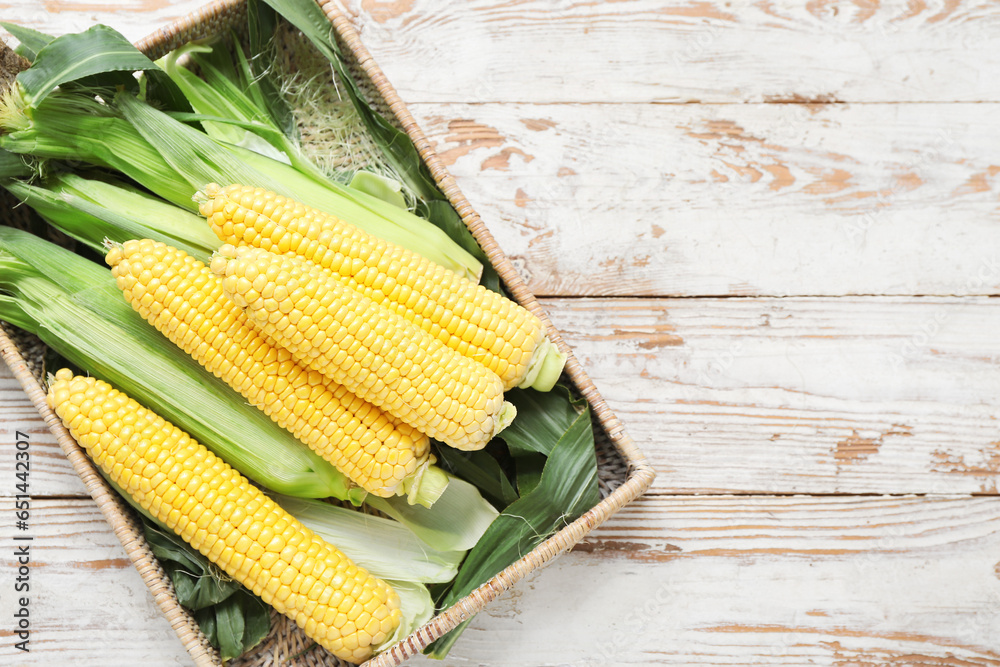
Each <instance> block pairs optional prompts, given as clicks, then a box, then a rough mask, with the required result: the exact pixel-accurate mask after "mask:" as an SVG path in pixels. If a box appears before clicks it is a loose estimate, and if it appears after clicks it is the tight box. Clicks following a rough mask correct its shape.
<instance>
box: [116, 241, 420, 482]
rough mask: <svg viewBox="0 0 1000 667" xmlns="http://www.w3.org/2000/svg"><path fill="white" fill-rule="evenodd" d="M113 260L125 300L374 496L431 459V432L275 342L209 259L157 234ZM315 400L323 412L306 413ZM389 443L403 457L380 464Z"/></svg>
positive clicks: (119, 250)
mask: <svg viewBox="0 0 1000 667" xmlns="http://www.w3.org/2000/svg"><path fill="white" fill-rule="evenodd" d="M106 261H107V263H108V264H110V265H111V267H112V271H111V272H112V275H114V277H115V280H116V281H117V284H118V287H119V289H121V290H122V293H123V294H124V295H125V298H126V300H127V301H128V302H129V304H131V305H132V307H133V308H134V309H135V310H136V311H137V312H138V313H139V314H140V315H142V316H143V317H144V318H145V319H146V320H147V321H148V322H149V323H150V324H152V325H153V326H154V327H156V329H158V330H159V331H160V332H161V333H163V335H165V336H166V337H167V338H168V339H170V340H171V341H172V342H173V343H175V344H176V345H177V346H178V347H180V348H181V349H183V350H184V351H185V352H187V353H188V354H190V355H191V356H193V357H194V358H195V359H196V360H197V361H198V362H199V363H200V364H202V365H203V366H204V367H205V368H207V369H208V370H209V371H211V372H212V373H213V374H215V375H216V376H218V377H220V378H222V379H223V380H224V381H225V382H226V383H228V384H229V385H230V386H231V387H233V388H234V389H235V390H237V391H238V392H240V394H242V395H243V396H244V397H245V398H246V399H247V400H248V401H249V402H250V403H251V404H252V405H254V406H256V407H257V408H259V409H260V410H262V411H263V412H264V413H265V414H267V415H268V416H269V417H271V419H273V420H274V421H275V422H277V423H278V424H279V425H280V426H282V427H284V428H286V429H288V430H289V431H290V432H291V433H292V434H293V435H294V436H295V437H296V438H298V439H299V440H301V441H302V442H304V443H305V444H306V445H308V446H309V447H310V448H311V449H312V450H313V451H315V452H316V453H317V454H319V455H320V456H322V457H323V458H325V459H326V460H327V461H329V462H330V463H332V464H333V465H335V466H336V467H337V468H339V469H340V470H341V472H343V473H344V474H345V475H347V476H348V477H350V478H351V480H353V481H354V483H356V484H357V485H358V486H360V487H362V488H363V489H365V490H366V491H368V492H369V493H373V494H375V495H378V496H382V497H388V496H391V495H394V494H395V493H397V492H398V491H399V490H400V489H401V488H402V486H401V485H402V483H403V480H404V479H406V478H407V477H409V476H411V475H413V474H414V472H415V471H416V470H417V468H418V467H419V465H420V464H421V463H422V462H423V461H424V460H425V459H426V458H427V456H428V453H429V451H430V443H429V441H428V439H427V436H425V435H423V434H421V433H419V432H418V431H416V430H415V429H413V428H412V427H410V426H408V425H406V424H402V423H398V422H397V421H396V420H394V419H392V418H391V417H390V416H389V415H386V414H385V413H384V412H382V411H381V410H378V409H376V408H374V406H371V405H369V404H367V403H365V402H364V401H362V400H361V399H359V398H358V397H357V396H355V395H353V394H351V393H350V392H349V391H347V389H345V388H344V387H343V386H340V385H337V384H335V383H333V382H331V381H329V380H327V379H326V378H324V377H322V375H321V374H319V373H317V372H316V371H311V370H309V369H307V368H304V367H303V366H301V365H300V364H298V363H296V362H295V361H294V360H293V359H292V357H291V354H290V353H289V352H288V351H287V350H284V349H280V348H277V347H275V346H274V345H273V344H272V343H271V342H270V341H269V340H267V339H266V338H265V337H264V336H262V335H261V334H260V333H259V332H258V331H257V330H256V329H255V328H254V327H252V326H251V325H250V323H249V322H248V321H247V318H246V316H245V315H244V314H243V312H242V311H241V310H240V309H239V308H238V307H237V306H236V305H235V304H233V303H232V302H230V301H229V300H228V299H226V298H225V297H224V296H223V293H222V285H221V281H220V279H219V278H217V277H216V276H215V275H213V274H212V272H211V271H210V270H209V268H208V267H207V266H205V265H204V264H203V263H202V262H199V261H198V260H196V259H195V258H193V257H191V256H190V255H188V254H187V253H185V252H183V251H181V250H177V249H175V248H172V247H170V246H168V245H166V244H163V243H160V242H157V241H150V240H135V241H126V242H125V243H123V244H121V245H117V246H112V247H111V249H110V251H109V252H108V254H107V256H106ZM168 285H169V288H167V286H168ZM248 285H249V283H248ZM244 287H246V288H247V289H250V287H248V286H244ZM161 288H162V289H165V290H166V294H167V297H166V298H164V299H158V300H156V301H155V302H154V303H152V304H150V305H149V306H144V305H142V303H140V302H139V301H137V300H136V298H135V295H136V294H137V293H140V292H142V293H146V294H148V293H150V292H159V291H160V290H161ZM247 350H253V351H254V352H253V356H252V357H251V356H250V355H249V354H247ZM258 360H261V361H258ZM314 389H315V392H314ZM314 393H315V394H318V397H317V398H316V399H313V400H310V398H311V397H312V396H313V395H314ZM303 397H304V398H303ZM316 401H320V402H322V404H323V405H324V406H325V409H324V412H323V413H322V414H320V415H319V416H317V417H316V418H315V419H309V418H306V417H304V415H305V414H307V410H309V409H310V406H312V405H313V403H314V402H316ZM310 414H311V413H310ZM357 447H360V448H361V449H363V450H364V451H365V452H368V453H369V455H370V456H369V458H367V459H366V460H365V461H364V463H363V464H362V465H359V464H358V463H357V461H354V460H352V459H351V458H350V455H349V452H351V451H353V449H354V448H357ZM389 447H391V448H392V449H393V450H394V451H395V452H396V456H397V457H398V458H397V460H396V462H395V463H394V464H392V465H382V464H381V463H377V462H376V461H375V459H374V456H375V455H376V454H377V453H378V452H380V451H381V450H382V449H386V448H389Z"/></svg>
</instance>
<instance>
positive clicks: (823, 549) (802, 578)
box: [0, 496, 1000, 666]
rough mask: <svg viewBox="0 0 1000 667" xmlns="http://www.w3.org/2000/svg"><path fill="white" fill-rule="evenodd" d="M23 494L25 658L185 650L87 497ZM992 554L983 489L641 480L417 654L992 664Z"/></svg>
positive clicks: (82, 659) (125, 656)
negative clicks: (28, 539) (659, 492)
mask: <svg viewBox="0 0 1000 667" xmlns="http://www.w3.org/2000/svg"><path fill="white" fill-rule="evenodd" d="M9 505H10V501H7V500H3V501H0V512H3V513H4V515H5V516H6V515H9V513H10V512H9V510H10V508H9ZM35 507H36V513H35V514H36V516H37V517H38V523H37V524H36V529H35V530H36V532H35V533H34V534H35V536H36V539H35V542H34V544H33V547H32V548H33V549H36V550H37V551H35V552H33V553H35V554H37V561H36V562H35V563H34V564H33V569H32V575H31V576H32V582H33V584H34V585H35V586H37V588H33V591H34V595H35V597H34V598H33V600H32V604H33V605H34V606H33V608H32V613H33V614H34V615H33V616H32V618H33V619H34V621H35V623H37V625H35V626H34V631H33V635H32V641H33V642H37V644H36V643H33V644H32V648H33V651H34V652H33V653H32V654H31V655H30V656H28V657H30V658H31V661H30V662H29V661H25V663H24V664H56V662H57V661H61V662H59V664H98V663H99V664H115V665H117V664H122V665H124V664H148V665H174V664H187V661H186V660H185V659H184V656H183V654H182V653H180V651H179V648H177V647H179V642H176V640H174V638H173V635H172V632H171V631H170V630H169V628H167V627H166V623H165V621H163V620H162V619H159V618H157V617H156V613H155V609H154V608H153V605H152V602H151V601H150V600H149V598H148V595H147V594H146V593H145V591H143V590H142V588H141V583H140V582H139V578H138V576H137V575H136V574H135V573H134V572H129V571H128V570H129V567H127V566H125V565H124V564H123V559H124V554H123V552H121V549H120V547H118V546H117V544H116V543H115V541H114V540H115V538H114V537H113V535H112V534H111V532H110V530H109V529H107V528H106V526H104V525H103V524H101V521H100V517H99V515H98V513H97V512H96V510H95V509H94V508H93V506H92V504H91V503H89V501H83V500H53V501H36V505H35ZM68 526H72V528H71V529H69V530H67V527H68ZM997 553H1000V500H998V499H996V498H914V497H906V498H898V497H892V498H788V497H758V498H752V499H748V498H745V497H735V498H734V497H714V498H696V497H690V496H688V497H674V496H649V497H645V498H642V499H640V500H639V501H637V502H636V503H635V504H634V505H632V506H629V507H627V508H626V509H625V510H623V511H622V512H620V513H619V514H617V515H616V516H615V517H613V518H612V519H611V520H610V521H609V522H608V523H607V524H606V525H605V526H604V527H602V528H600V529H598V530H597V531H596V532H595V533H593V534H592V536H590V537H589V538H587V539H586V540H585V541H584V542H583V544H582V545H581V546H579V547H577V548H576V549H575V550H574V551H572V552H571V553H569V554H567V555H565V556H563V557H562V558H560V559H559V560H557V561H556V562H555V563H553V564H552V565H550V566H549V567H547V568H545V569H543V570H540V571H538V572H535V573H533V574H532V575H530V576H529V577H528V579H527V580H526V581H525V582H523V583H521V584H519V585H518V586H517V587H516V588H515V589H513V590H512V591H509V592H508V593H507V594H505V595H504V596H503V597H502V598H501V599H500V600H499V601H498V602H497V603H495V604H494V605H493V606H491V608H490V609H489V610H488V611H486V612H484V613H482V614H480V615H479V616H477V617H476V619H475V620H474V621H473V623H472V625H471V626H470V628H469V630H468V631H467V632H466V634H465V635H464V637H463V638H462V639H461V640H460V641H459V643H458V644H457V646H456V647H455V649H454V651H453V652H452V655H451V656H450V657H449V659H448V660H447V661H445V662H444V663H440V662H430V661H425V660H424V659H416V660H414V661H413V663H412V664H415V665H431V664H444V665H457V664H489V665H498V666H504V665H511V666H514V665H538V664H590V663H591V662H595V663H597V662H600V663H609V662H613V663H614V664H705V665H709V664H711V665H725V664H732V665H746V664H754V663H765V664H804V663H810V664H822V665H856V664H921V665H958V664H961V665H998V664H1000V653H998V652H997V647H996V644H995V641H994V640H995V637H996V636H998V633H1000V619H998V617H997V615H996V614H995V609H996V607H997V605H998V604H1000V580H998V575H997V568H998V565H997V559H998V556H997ZM7 567H8V566H7V565H6V563H5V564H4V565H2V566H0V576H3V577H5V578H7V576H8V575H7V572H8V570H7ZM8 600H9V597H8V596H3V597H2V598H0V611H2V613H4V614H5V616H6V617H7V618H9V617H10V616H9V615H7V608H6V607H5V606H3V605H7V604H9V602H8ZM67 618H73V619H74V623H69V622H65V621H63V622H58V621H59V620H61V619H67ZM49 619H54V620H52V621H51V622H50V621H49ZM9 642H10V639H9V638H8V637H7V636H3V635H2V634H0V656H8V655H10V653H9V652H8V651H9V646H10V644H9ZM175 644H176V646H175ZM102 656H107V657H106V659H105V660H102V659H101V657H102ZM139 661H141V663H140V662H139Z"/></svg>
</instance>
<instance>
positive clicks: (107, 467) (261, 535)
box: [48, 369, 401, 662]
mask: <svg viewBox="0 0 1000 667" xmlns="http://www.w3.org/2000/svg"><path fill="white" fill-rule="evenodd" d="M48 402H49V405H50V407H51V408H52V409H53V410H54V411H55V413H56V414H57V415H58V416H59V417H60V419H62V422H63V424H65V425H66V428H68V429H69V431H70V433H71V434H72V435H73V437H74V438H76V440H77V442H79V443H80V445H81V446H82V447H83V448H84V449H85V450H86V451H87V453H88V454H89V455H90V457H91V458H92V459H93V460H94V462H95V463H96V464H97V465H99V466H100V467H101V469H103V470H104V472H105V473H106V474H107V475H108V476H109V477H110V478H111V479H112V480H113V481H114V482H115V483H116V484H117V485H118V486H120V487H121V488H122V489H124V490H125V491H127V492H128V493H129V495H131V496H132V497H133V498H134V499H135V501H136V502H137V503H138V504H139V505H140V506H141V507H142V508H143V509H145V510H146V511H148V512H149V513H150V514H152V515H153V516H154V517H155V518H156V519H157V520H158V521H160V522H162V523H164V524H166V525H167V526H168V527H169V528H170V529H171V530H173V531H174V532H176V533H177V534H178V535H180V536H181V537H182V538H183V539H184V540H185V541H187V542H188V543H189V544H191V546H192V547H194V548H195V549H197V550H198V551H200V552H201V553H202V554H204V555H205V556H206V557H207V558H208V559H209V560H211V561H212V562H214V563H215V564H216V565H218V566H219V567H220V568H221V569H222V570H223V571H224V572H225V573H226V574H228V575H229V576H231V577H233V578H234V579H236V580H237V581H239V582H240V583H242V584H243V585H245V586H246V587H247V588H249V589H250V590H251V591H252V592H253V593H254V594H255V595H257V596H259V597H260V598H261V599H263V600H264V601H265V602H267V603H268V604H270V605H271V606H273V607H274V608H275V609H276V610H278V611H279V612H280V613H282V614H285V615H286V616H288V617H290V618H292V619H293V620H294V621H295V622H296V623H297V624H298V625H299V627H301V628H302V629H303V630H304V631H305V633H306V634H307V635H308V636H309V637H311V638H312V639H314V640H315V641H316V642H318V643H319V644H320V645H321V646H323V647H324V648H326V649H327V650H329V651H330V652H331V653H333V654H334V655H336V656H337V657H339V658H342V659H344V660H349V661H352V662H361V661H363V660H365V659H367V658H368V657H369V656H370V655H371V653H372V651H373V649H374V648H375V647H377V646H378V645H380V644H381V643H382V642H384V641H385V640H386V639H387V638H388V637H389V636H390V635H391V634H392V633H393V631H394V630H395V628H396V626H397V625H398V624H399V620H400V616H401V612H400V609H399V597H398V596H397V595H396V593H395V592H394V591H393V590H392V589H391V588H390V587H389V585H388V584H386V583H385V582H384V581H382V580H380V579H378V578H376V577H373V576H371V575H370V574H368V572H367V571H365V570H364V569H361V568H358V567H357V566H356V565H354V563H352V562H351V560H350V559H349V558H348V557H347V556H345V555H344V554H343V553H341V552H340V551H339V550H338V549H337V548H336V547H334V546H332V545H330V544H329V543H327V542H325V541H323V540H322V539H321V538H319V537H318V536H316V535H315V534H314V533H313V532H312V531H311V530H309V529H308V528H306V527H305V526H303V525H302V524H301V523H300V522H299V521H298V520H296V519H295V518H294V517H292V516H291V515H289V514H288V513H287V512H285V511H284V510H283V509H282V508H281V507H279V506H278V505H277V504H276V503H275V502H274V501H273V500H271V499H270V498H268V497H267V496H266V495H264V494H263V493H262V492H261V491H260V490H258V489H257V488H256V487H254V486H253V485H251V484H250V483H249V482H248V481H247V480H246V479H245V478H244V477H243V476H242V475H240V474H239V473H238V472H236V471H235V470H234V469H233V468H231V467H230V466H229V465H227V464H226V463H225V462H224V461H222V459H219V458H217V457H216V456H215V455H214V454H212V453H211V452H210V451H209V450H208V449H206V448H205V447H203V446H202V445H200V444H199V443H197V442H196V441H195V440H193V439H191V437H190V436H188V435H187V434H186V433H184V432H183V431H181V430H180V429H178V428H176V427H175V426H173V425H172V424H170V423H169V422H167V421H166V420H164V419H163V418H162V417H159V416H157V415H156V414H154V413H153V412H151V411H149V410H147V409H145V408H143V407H142V406H140V405H139V404H138V403H136V402H135V401H134V400H132V399H130V398H129V397H128V396H126V395H125V394H123V393H121V392H119V391H117V390H116V389H114V388H112V387H111V386H110V385H109V384H107V383H105V382H102V381H100V380H97V379H95V378H87V377H79V376H77V377H74V376H73V374H72V372H71V371H69V370H68V369H62V370H60V371H59V372H58V373H56V376H55V378H54V379H53V380H52V381H51V382H50V386H49V392H48Z"/></svg>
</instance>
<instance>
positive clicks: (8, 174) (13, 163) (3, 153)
mask: <svg viewBox="0 0 1000 667" xmlns="http://www.w3.org/2000/svg"><path fill="white" fill-rule="evenodd" d="M32 173H33V172H32V169H31V167H29V166H28V163H27V162H25V161H24V158H23V157H21V156H20V155H18V154H16V153H11V152H10V151H8V150H4V149H2V148H0V179H8V178H27V177H29V176H31V175H32Z"/></svg>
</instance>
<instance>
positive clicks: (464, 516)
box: [365, 478, 497, 551]
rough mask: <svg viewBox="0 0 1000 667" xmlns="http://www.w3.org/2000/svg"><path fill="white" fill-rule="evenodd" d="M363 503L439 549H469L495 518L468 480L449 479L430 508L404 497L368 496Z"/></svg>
mask: <svg viewBox="0 0 1000 667" xmlns="http://www.w3.org/2000/svg"><path fill="white" fill-rule="evenodd" d="M365 503H366V504H367V505H369V506H370V507H372V508H374V509H377V510H379V511H380V512H384V513H385V514H387V515H388V516H390V517H392V518H393V519H395V520H396V521H399V522H400V523H402V524H403V525H404V526H406V527H407V528H409V529H410V530H411V531H412V532H413V534H414V535H416V536H417V537H419V538H420V539H421V540H422V541H423V542H424V543H425V544H427V545H429V546H431V547H433V548H435V549H437V550H439V551H466V550H468V549H471V548H472V547H473V546H475V544H476V543H477V542H478V541H479V539H480V537H482V535H483V534H484V533H485V532H486V530H487V529H488V528H489V526H490V524H491V523H493V520H494V519H496V517H497V511H496V510H495V509H494V508H493V506H492V505H490V504H489V503H488V502H486V500H485V499H483V497H482V495H481V494H480V493H479V490H478V489H477V488H476V487H475V486H473V485H472V484H469V483H468V482H466V481H464V480H461V479H458V478H452V479H451V482H449V484H448V488H447V489H445V491H444V493H443V494H441V497H440V498H438V500H437V502H436V503H434V506H433V507H430V508H426V507H423V506H422V505H410V504H408V503H407V502H406V499H405V498H402V497H400V496H394V497H392V498H378V497H375V496H372V495H369V496H368V498H366V499H365Z"/></svg>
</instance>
